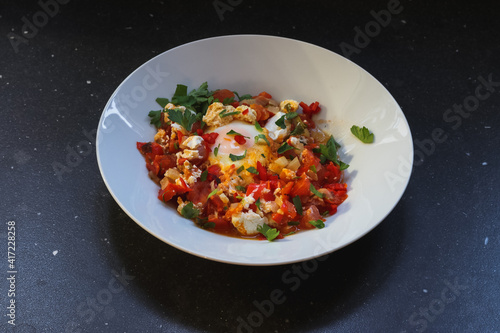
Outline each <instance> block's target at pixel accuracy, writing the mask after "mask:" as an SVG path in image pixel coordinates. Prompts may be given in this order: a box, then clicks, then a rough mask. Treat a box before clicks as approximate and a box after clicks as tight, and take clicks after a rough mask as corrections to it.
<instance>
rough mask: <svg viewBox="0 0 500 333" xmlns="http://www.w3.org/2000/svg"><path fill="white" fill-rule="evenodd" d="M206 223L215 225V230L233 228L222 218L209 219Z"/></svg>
mask: <svg viewBox="0 0 500 333" xmlns="http://www.w3.org/2000/svg"><path fill="white" fill-rule="evenodd" d="M208 222H212V223H214V224H215V226H214V229H215V230H227V229H231V228H232V227H233V225H232V224H231V222H230V221H229V220H226V219H223V218H222V217H209V218H208Z"/></svg>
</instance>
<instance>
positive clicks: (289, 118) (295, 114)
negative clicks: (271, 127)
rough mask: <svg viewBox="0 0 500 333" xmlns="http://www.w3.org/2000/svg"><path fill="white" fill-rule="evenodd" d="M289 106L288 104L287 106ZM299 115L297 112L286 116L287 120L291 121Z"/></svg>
mask: <svg viewBox="0 0 500 333" xmlns="http://www.w3.org/2000/svg"><path fill="white" fill-rule="evenodd" d="M287 105H288V104H287ZM298 115H299V114H298V113H297V112H289V113H287V114H286V115H285V117H286V119H288V120H291V119H293V118H295V117H297V116H298Z"/></svg>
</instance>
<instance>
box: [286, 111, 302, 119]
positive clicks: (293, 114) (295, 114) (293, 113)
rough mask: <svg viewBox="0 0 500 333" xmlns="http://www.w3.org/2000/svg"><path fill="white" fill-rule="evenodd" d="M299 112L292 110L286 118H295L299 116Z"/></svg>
mask: <svg viewBox="0 0 500 333" xmlns="http://www.w3.org/2000/svg"><path fill="white" fill-rule="evenodd" d="M298 115H299V114H298V113H297V112H290V113H287V114H286V115H285V116H286V119H288V120H292V119H293V118H295V117H297V116H298Z"/></svg>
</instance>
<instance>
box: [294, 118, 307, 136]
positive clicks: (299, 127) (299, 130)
mask: <svg viewBox="0 0 500 333" xmlns="http://www.w3.org/2000/svg"><path fill="white" fill-rule="evenodd" d="M306 129H307V125H306V124H304V122H303V121H302V120H300V119H299V121H298V122H297V124H296V125H295V128H294V130H293V131H292V133H290V135H301V134H303V133H304V132H305V131H306Z"/></svg>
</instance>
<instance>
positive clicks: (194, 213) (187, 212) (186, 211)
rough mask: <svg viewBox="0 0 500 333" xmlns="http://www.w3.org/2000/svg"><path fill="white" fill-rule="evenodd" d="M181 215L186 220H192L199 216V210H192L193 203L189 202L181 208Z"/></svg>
mask: <svg viewBox="0 0 500 333" xmlns="http://www.w3.org/2000/svg"><path fill="white" fill-rule="evenodd" d="M181 215H182V216H184V217H185V218H187V219H194V218H195V217H198V215H200V210H199V209H198V208H194V205H193V203H192V202H189V203H188V204H187V205H185V206H184V207H182V209H181Z"/></svg>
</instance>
